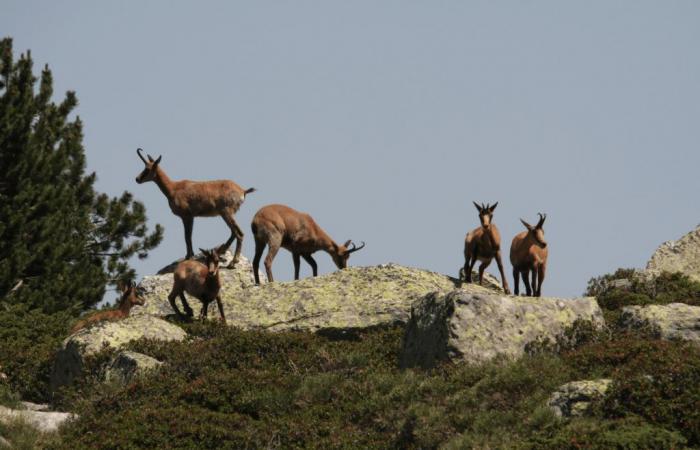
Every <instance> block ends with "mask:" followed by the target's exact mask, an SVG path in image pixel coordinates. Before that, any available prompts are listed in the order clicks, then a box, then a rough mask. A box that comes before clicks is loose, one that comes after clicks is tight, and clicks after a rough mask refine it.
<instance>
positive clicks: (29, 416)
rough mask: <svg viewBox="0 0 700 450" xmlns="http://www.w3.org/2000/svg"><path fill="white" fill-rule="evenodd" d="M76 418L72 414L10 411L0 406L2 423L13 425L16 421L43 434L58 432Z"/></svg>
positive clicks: (25, 410)
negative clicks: (62, 426)
mask: <svg viewBox="0 0 700 450" xmlns="http://www.w3.org/2000/svg"><path fill="white" fill-rule="evenodd" d="M76 417H77V416H76V415H75V414H72V413H64V412H50V411H34V410H31V409H10V408H7V407H5V406H0V423H5V424H11V423H13V422H16V421H22V422H24V423H27V424H28V425H31V426H32V427H34V428H36V429H37V430H38V431H41V432H42V433H49V432H52V431H56V430H58V428H59V427H60V426H61V425H63V424H64V423H65V422H66V421H68V420H71V419H74V418H76Z"/></svg>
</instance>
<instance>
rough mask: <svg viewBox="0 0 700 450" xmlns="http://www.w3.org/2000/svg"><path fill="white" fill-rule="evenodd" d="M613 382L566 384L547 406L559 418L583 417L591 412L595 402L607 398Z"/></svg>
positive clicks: (594, 381)
mask: <svg viewBox="0 0 700 450" xmlns="http://www.w3.org/2000/svg"><path fill="white" fill-rule="evenodd" d="M611 384H612V380H611V379H608V378H601V379H598V380H582V381H572V382H570V383H566V384H564V385H562V386H560V387H559V389H557V390H556V391H555V392H554V393H553V394H552V396H551V397H550V398H549V401H548V402H547V405H548V406H549V407H550V408H551V409H552V411H553V412H554V414H555V415H556V416H557V417H576V416H582V415H584V414H585V413H586V412H588V411H589V409H590V407H591V404H592V403H593V402H594V401H597V400H600V399H602V398H603V397H604V396H605V393H606V392H607V391H608V388H609V387H610V385H611Z"/></svg>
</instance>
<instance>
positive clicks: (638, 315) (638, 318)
mask: <svg viewBox="0 0 700 450" xmlns="http://www.w3.org/2000/svg"><path fill="white" fill-rule="evenodd" d="M621 322H622V324H623V325H624V326H626V327H628V328H630V329H638V328H644V327H651V328H652V330H653V331H655V332H658V333H659V337H660V338H662V339H667V340H684V341H694V342H697V343H700V306H690V305H686V304H685V303H670V304H668V305H646V306H637V305H635V306H625V307H624V308H622V316H621Z"/></svg>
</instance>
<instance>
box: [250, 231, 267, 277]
mask: <svg viewBox="0 0 700 450" xmlns="http://www.w3.org/2000/svg"><path fill="white" fill-rule="evenodd" d="M265 245H266V244H265V241H263V240H262V239H258V237H257V236H256V237H255V257H253V275H254V276H255V284H260V274H259V273H258V270H259V269H260V258H261V257H262V254H263V251H264V250H265Z"/></svg>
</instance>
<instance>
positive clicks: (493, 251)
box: [462, 202, 510, 294]
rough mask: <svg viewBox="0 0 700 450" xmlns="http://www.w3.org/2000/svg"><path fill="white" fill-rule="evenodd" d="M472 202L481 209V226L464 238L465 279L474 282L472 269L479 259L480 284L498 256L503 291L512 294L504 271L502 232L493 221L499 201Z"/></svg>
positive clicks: (497, 261) (463, 269)
mask: <svg viewBox="0 0 700 450" xmlns="http://www.w3.org/2000/svg"><path fill="white" fill-rule="evenodd" d="M472 203H474V206H476V209H477V210H478V211H479V220H480V221H481V226H480V227H479V228H475V229H473V230H472V231H470V232H469V233H467V236H466V237H465V238H464V267H463V268H462V271H463V272H464V274H463V277H464V280H465V281H466V282H467V283H471V282H472V269H473V268H474V264H476V261H477V260H479V261H480V262H481V264H480V265H479V284H482V283H483V281H484V270H485V269H486V268H487V267H488V265H489V264H491V261H492V260H493V259H494V258H496V264H498V270H499V272H501V282H502V283H503V291H505V293H506V294H510V288H509V287H508V280H506V276H505V274H504V273H503V261H502V259H501V234H500V233H499V232H498V228H497V227H496V225H495V224H494V223H492V220H493V211H494V210H495V209H496V206H498V202H496V203H494V204H493V205H488V204H487V205H486V206H484V204H483V203H482V204H481V205H478V204H477V203H476V202H472Z"/></svg>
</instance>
